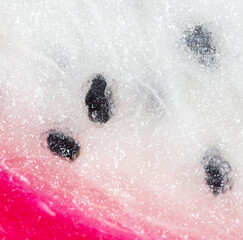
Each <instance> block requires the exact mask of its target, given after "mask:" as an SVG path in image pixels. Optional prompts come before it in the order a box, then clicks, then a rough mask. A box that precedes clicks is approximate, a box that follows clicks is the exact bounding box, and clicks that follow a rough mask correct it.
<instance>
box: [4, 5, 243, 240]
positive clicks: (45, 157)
mask: <svg viewBox="0 0 243 240" xmlns="http://www.w3.org/2000/svg"><path fill="white" fill-rule="evenodd" d="M216 9H217V12H216ZM242 13H243V5H242V3H241V1H240V0H236V1H234V2H233V3H232V2H231V1H226V0H221V1H216V0H211V1H209V0H208V1H207V0H205V1H199V0H198V1H195V0H191V1H190V0H182V1H180V2H178V1H174V0H171V1H162V0H160V1H159V0H150V1H145V0H144V1H136V2H135V1H129V0H127V1H126V0H122V1H119V0H117V1H111V0H103V1H102V2H101V1H91V0H89V1H80V0H79V1H78V0H77V1H75V0H71V1H70V0H69V1H67V0H60V1H49V0H45V1H37V0H36V1H32V2H31V3H30V2H27V1H25V0H21V1H17V0H16V1H11V3H9V2H6V1H4V0H2V1H0V135H1V139H0V147H1V148H0V159H1V161H0V163H1V168H2V169H4V170H3V171H7V172H8V174H12V175H13V176H15V177H16V178H18V179H19V180H18V181H20V182H21V184H22V185H24V186H25V185H26V186H28V187H27V189H31V192H32V193H31V194H32V195H31V196H32V197H30V198H33V199H35V198H40V199H41V200H39V202H41V204H42V203H43V202H44V203H43V204H42V208H41V209H42V210H43V208H44V211H45V212H47V213H48V214H49V215H50V216H52V215H53V214H56V212H57V213H59V212H60V211H61V212H62V213H63V215H64V216H65V217H64V218H65V219H64V220H62V219H63V218H62V217H60V221H63V222H64V223H66V221H68V220H67V219H68V216H69V220H70V222H71V224H73V225H74V226H75V227H74V228H73V231H72V229H67V234H68V232H69V231H70V234H72V232H75V231H76V230H77V229H79V226H91V225H93V226H94V228H95V230H94V232H98V233H97V238H98V237H100V236H101V235H100V233H101V232H102V233H104V238H105V237H107V236H108V235H109V234H107V233H109V232H113V231H114V232H115V233H114V235H112V234H113V233H112V234H111V236H110V237H114V238H115V236H117V238H119V237H120V238H122V239H125V238H126V237H127V239H136V238H138V239H163V238H165V239H169V238H170V236H173V235H174V236H177V237H175V239H207V240H210V239H212V240H215V239H220V240H224V239H227V240H230V239H243V227H242V226H243V224H242V223H243V174H242V170H243V161H242V157H243V147H242V145H243V137H242V136H243V127H242V120H243V110H242V104H243V94H242V93H243V82H242V76H243V72H242V66H241V65H242V61H243V54H242V49H243V46H242V43H243V37H242V33H243V30H242V20H243V19H242ZM198 25H203V26H205V27H204V28H203V29H206V30H207V31H208V33H207V34H202V33H201V34H200V36H203V38H204V39H203V41H204V42H203V43H200V44H197V43H195V41H198V38H199V37H198V35H196V37H195V36H193V35H190V42H192V41H194V43H193V44H191V43H190V44H187V45H186V44H185V42H184V41H185V39H187V38H186V36H185V34H186V33H187V32H188V31H189V30H188V29H192V31H190V34H191V33H193V31H194V30H193V29H195V27H194V26H198ZM206 30H204V31H206ZM209 33H210V36H211V37H212V40H207V36H208V35H209ZM193 34H194V35H195V33H193ZM199 40H200V39H199ZM205 41H206V42H207V43H206V44H205ZM209 44H212V46H211V47H208V45H209ZM192 46H193V47H192ZM198 46H199V47H200V46H203V47H204V48H205V47H208V48H210V49H213V51H210V54H213V59H215V61H214V62H213V63H214V64H212V63H211V62H207V64H202V56H201V58H199V57H198V56H197V54H202V53H203V54H204V56H203V63H205V61H207V59H212V56H211V55H210V56H209V58H207V57H208V56H206V53H207V51H206V50H205V49H204V50H200V51H199V50H198V51H197V50H195V48H196V47H198ZM190 48H191V49H190ZM200 59H201V60H200ZM97 74H101V75H102V76H103V77H104V79H105V80H106V82H107V87H108V88H109V91H111V92H112V98H113V99H112V100H113V106H112V107H113V109H112V116H111V118H110V119H109V120H108V121H107V122H105V123H104V124H102V125H99V124H97V123H93V122H92V121H90V118H89V116H88V112H87V111H88V110H87V107H86V106H85V96H87V92H88V91H89V89H90V86H91V84H90V83H91V82H92V79H94V77H95V76H97ZM102 98H103V99H104V98H105V93H104V96H103V97H102ZM52 129H57V130H60V131H62V132H65V133H67V134H68V135H70V136H72V137H73V139H75V141H76V142H77V143H78V144H79V146H80V153H79V156H78V157H77V158H76V159H75V160H74V161H73V162H69V161H66V159H64V158H61V157H60V156H57V155H55V154H53V153H52V152H50V148H49V149H48V147H47V142H46V133H47V132H48V131H50V130H52ZM209 149H217V150H218V151H219V153H220V154H222V156H223V158H224V159H225V160H227V162H229V163H230V166H231V168H232V181H233V183H232V189H229V190H227V191H226V192H224V193H220V194H217V196H216V195H215V194H213V193H212V191H210V187H208V186H207V185H206V180H205V178H206V173H205V169H207V168H205V166H203V157H204V156H205V153H206V152H207V151H208V150H209ZM60 152H61V151H60ZM208 172H210V170H208ZM212 172H214V173H215V172H216V173H217V174H219V170H218V169H216V170H213V171H212ZM219 179H220V178H219ZM8 181H9V180H8ZM8 181H6V182H8ZM220 181H221V180H220ZM210 182H214V181H210ZM6 184H7V183H6ZM21 184H20V185H21ZM220 184H221V183H220ZM220 184H218V185H219V186H220ZM6 189H7V188H6ZM8 189H9V188H8ZM13 189H14V188H13ZM25 189H26V188H24V191H25ZM4 191H9V190H5V188H4V190H3V191H2V192H4ZM10 192H11V191H9V192H8V194H10ZM21 196H22V195H21ZM23 196H24V195H23ZM26 196H27V195H26ZM23 198H24V197H23ZM27 198H28V197H27ZM11 199H13V200H11ZM21 199H22V197H21ZM23 201H24V200H23ZM7 202H8V201H7ZM9 202H10V203H11V204H12V203H13V202H16V199H15V198H14V195H11V194H10V197H9ZM3 204H6V203H5V202H4V203H3ZM16 204H17V203H16ZM31 204H32V202H31ZM11 206H13V205H11ZM33 206H36V205H33ZM59 206H62V207H60V208H59ZM9 208H11V207H9ZM35 208H36V209H39V207H38V206H36V207H34V208H33V209H35ZM60 209H61V210H60ZM64 209H66V210H64ZM72 209H74V213H73V212H72ZM65 211H66V212H65ZM16 212H17V213H18V211H16ZM6 216H7V214H6ZM10 216H11V215H10ZM58 216H59V215H58ZM60 216H61V214H60ZM77 216H80V218H79V217H77ZM78 219H81V220H80V221H81V223H80V222H79V220H78ZM82 219H85V221H86V219H87V222H88V224H87V225H85V224H84V225H82V221H83V220H82ZM89 221H90V222H91V223H92V224H89ZM2 222H3V223H4V220H2ZM25 222H27V220H26V221H25ZM3 223H2V225H0V226H2V227H1V231H2V232H3V235H4V234H5V233H6V234H7V232H10V231H9V230H7V229H8V228H7V227H6V225H3ZM23 224H24V223H23ZM10 225H11V224H10ZM88 228H89V227H87V229H88ZM54 229H55V228H54ZM80 229H82V227H80ZM111 229H112V230H111ZM20 231H21V230H20ZM22 231H25V230H23V229H22ZM53 231H55V230H53ZM60 231H62V230H60V229H58V228H56V232H57V234H60ZM77 231H78V234H77V235H75V234H76V233H75V234H74V235H70V236H69V237H70V238H72V236H73V237H74V236H75V237H76V236H77V237H79V233H80V230H77ZM84 231H86V230H84ZM87 231H88V230H87ZM23 234H24V233H23ZM52 234H54V233H52ZM87 234H88V233H87ZM94 234H96V233H94ZM119 234H120V235H119ZM123 234H124V235H123ZM129 234H131V235H129ZM106 235H107V236H106ZM23 236H28V235H23ZM54 236H55V235H54ZM65 236H67V237H68V235H65ZM29 237H31V236H30V235H29ZM108 237H109V236H108ZM23 238H24V237H23ZM87 238H88V237H87ZM171 238H172V237H171ZM172 239H173V238H172Z"/></svg>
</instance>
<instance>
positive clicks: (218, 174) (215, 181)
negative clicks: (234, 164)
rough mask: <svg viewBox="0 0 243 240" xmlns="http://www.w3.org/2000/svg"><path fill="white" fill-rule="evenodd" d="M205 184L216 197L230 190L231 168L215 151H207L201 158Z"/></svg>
mask: <svg viewBox="0 0 243 240" xmlns="http://www.w3.org/2000/svg"><path fill="white" fill-rule="evenodd" d="M203 163H204V170H205V173H206V178H205V180H206V184H207V186H208V187H209V189H210V191H211V192H212V193H213V194H214V195H215V196H217V195H218V194H220V193H225V192H226V191H227V190H230V189H231V188H232V185H231V183H230V182H231V181H230V172H231V166H230V164H229V163H228V162H226V161H225V160H224V159H223V158H222V156H221V155H220V154H219V152H218V151H217V150H211V151H208V152H207V153H206V154H205V156H204V157H203Z"/></svg>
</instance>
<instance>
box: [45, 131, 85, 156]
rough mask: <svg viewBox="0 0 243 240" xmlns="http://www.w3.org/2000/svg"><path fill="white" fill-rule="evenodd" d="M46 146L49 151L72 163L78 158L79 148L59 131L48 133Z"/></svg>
mask: <svg viewBox="0 0 243 240" xmlns="http://www.w3.org/2000/svg"><path fill="white" fill-rule="evenodd" d="M47 144H48V148H49V150H50V151H51V152H52V153H54V154H55V155H58V156H60V157H64V158H68V159H69V160H71V161H73V160H75V158H77V157H78V156H79V151H80V146H79V145H78V144H77V143H76V142H75V140H74V139H73V138H72V137H70V136H68V135H65V134H64V133H63V132H61V131H56V130H50V131H48V136H47Z"/></svg>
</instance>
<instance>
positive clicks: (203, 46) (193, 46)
mask: <svg viewBox="0 0 243 240" xmlns="http://www.w3.org/2000/svg"><path fill="white" fill-rule="evenodd" d="M185 36H186V37H185V43H186V45H187V46H188V47H189V49H190V50H191V51H192V52H193V53H194V54H195V56H196V58H197V60H198V61H199V62H200V63H201V64H203V65H205V66H209V65H213V64H215V63H216V47H215V45H214V42H213V39H212V33H211V32H209V31H208V30H207V29H206V28H204V27H203V26H202V25H196V26H195V27H194V28H193V29H188V30H186V32H185Z"/></svg>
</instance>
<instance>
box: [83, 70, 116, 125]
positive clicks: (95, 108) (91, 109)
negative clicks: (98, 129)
mask: <svg viewBox="0 0 243 240" xmlns="http://www.w3.org/2000/svg"><path fill="white" fill-rule="evenodd" d="M85 104H86V106H87V108H88V116H89V119H90V120H91V121H92V122H98V123H106V122H107V121H109V120H110V118H111V115H112V110H111V104H112V93H111V91H110V90H109V89H107V83H106V81H105V78H104V77H103V76H102V75H100V74H98V75H96V76H95V78H94V79H93V80H92V84H91V86H90V89H89V91H88V93H87V95H86V97H85Z"/></svg>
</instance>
